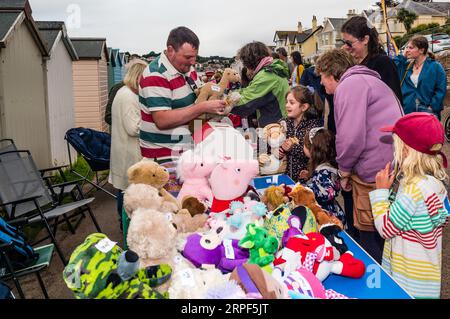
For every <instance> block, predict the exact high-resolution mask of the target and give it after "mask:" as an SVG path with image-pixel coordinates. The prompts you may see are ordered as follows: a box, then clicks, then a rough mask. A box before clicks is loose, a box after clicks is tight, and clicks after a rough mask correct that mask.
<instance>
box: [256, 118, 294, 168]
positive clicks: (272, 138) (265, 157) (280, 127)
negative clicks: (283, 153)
mask: <svg viewBox="0 0 450 319" xmlns="http://www.w3.org/2000/svg"><path fill="white" fill-rule="evenodd" d="M286 131H287V128H286V122H285V121H280V123H272V124H269V125H266V126H265V127H264V128H263V130H262V132H261V131H260V137H261V138H262V139H263V140H264V141H266V142H267V144H268V145H269V146H270V155H269V154H268V153H261V154H260V155H259V157H258V160H259V165H260V173H261V175H274V174H279V173H284V172H285V171H286V167H287V160H286V157H284V158H283V159H280V155H279V151H280V148H281V145H282V144H283V142H284V141H285V140H286ZM290 140H291V141H292V142H293V144H294V145H295V144H298V143H299V142H298V139H297V138H295V137H293V138H290Z"/></svg>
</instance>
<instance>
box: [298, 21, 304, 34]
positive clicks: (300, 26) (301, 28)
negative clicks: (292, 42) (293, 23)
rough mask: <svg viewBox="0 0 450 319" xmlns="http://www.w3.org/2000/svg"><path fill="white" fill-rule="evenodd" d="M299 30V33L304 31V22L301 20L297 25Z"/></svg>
mask: <svg viewBox="0 0 450 319" xmlns="http://www.w3.org/2000/svg"><path fill="white" fill-rule="evenodd" d="M297 32H298V33H303V26H302V23H301V22H300V21H299V22H298V25H297Z"/></svg>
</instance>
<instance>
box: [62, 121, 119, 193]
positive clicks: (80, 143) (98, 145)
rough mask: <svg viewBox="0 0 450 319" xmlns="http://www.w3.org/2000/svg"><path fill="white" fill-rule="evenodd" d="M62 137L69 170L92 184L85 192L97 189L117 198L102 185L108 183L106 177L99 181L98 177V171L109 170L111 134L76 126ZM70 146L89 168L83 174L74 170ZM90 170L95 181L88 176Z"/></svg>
mask: <svg viewBox="0 0 450 319" xmlns="http://www.w3.org/2000/svg"><path fill="white" fill-rule="evenodd" d="M64 139H65V140H66V141H67V151H68V153H69V165H70V170H71V172H73V173H74V174H75V175H77V176H79V177H81V178H82V179H83V181H84V182H87V183H89V184H91V185H92V186H93V188H92V189H91V190H89V191H88V192H87V193H90V192H91V191H92V190H94V189H99V190H102V191H103V192H105V193H106V194H108V195H110V196H112V197H113V198H117V196H116V195H114V194H112V193H111V192H109V191H108V190H106V189H105V188H104V186H105V185H106V184H107V183H108V178H106V179H105V180H104V181H100V179H99V177H98V172H100V171H105V170H109V163H110V150H111V135H109V134H108V133H105V132H99V131H95V130H93V129H89V128H83V127H78V128H72V129H70V130H68V131H67V132H66V135H65V136H64ZM70 146H72V147H73V148H74V149H75V150H76V151H77V152H78V154H80V155H81V156H82V157H83V158H84V159H85V160H86V162H87V163H88V165H89V168H90V169H89V172H87V174H86V175H85V176H83V175H81V174H80V173H78V172H77V171H75V170H74V168H73V165H72V156H71V152H70ZM91 172H94V173H95V177H96V181H95V183H94V182H93V181H91V180H90V179H89V178H88V176H89V174H90V173H91Z"/></svg>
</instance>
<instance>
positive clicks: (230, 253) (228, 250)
mask: <svg viewBox="0 0 450 319" xmlns="http://www.w3.org/2000/svg"><path fill="white" fill-rule="evenodd" d="M223 246H224V247H225V257H227V259H234V258H236V257H235V256H234V249H233V242H232V241H231V239H224V240H223Z"/></svg>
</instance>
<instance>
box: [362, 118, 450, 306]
mask: <svg viewBox="0 0 450 319" xmlns="http://www.w3.org/2000/svg"><path fill="white" fill-rule="evenodd" d="M382 131H384V132H392V133H393V139H394V161H395V162H396V167H395V169H394V173H390V164H391V163H388V164H387V165H386V167H385V169H384V170H381V171H380V172H379V173H378V174H377V175H376V188H377V189H376V190H375V191H373V192H370V193H369V196H370V202H371V205H372V214H373V217H374V220H375V227H376V228H377V230H378V232H379V233H380V235H381V236H382V237H383V238H384V239H385V240H386V241H385V245H384V251H383V262H382V266H383V268H384V269H385V270H386V271H387V272H389V273H390V274H391V275H392V277H393V278H394V279H395V280H396V281H397V282H398V283H399V284H400V285H401V286H402V287H403V288H404V289H405V290H406V291H408V292H409V293H410V295H412V296H413V297H415V298H439V297H440V291H441V264H442V258H441V254H442V229H443V227H444V226H445V225H446V224H447V216H448V212H447V210H446V207H448V199H447V191H446V188H445V186H444V184H443V181H444V180H445V179H447V178H448V176H447V174H446V172H445V169H444V168H446V167H447V159H446V157H445V155H444V154H443V153H442V152H441V149H442V146H443V144H444V129H443V127H442V125H441V123H440V122H439V121H438V120H437V119H436V117H435V116H433V115H431V114H426V113H411V114H408V115H406V116H404V117H402V118H401V119H399V120H398V121H397V122H396V123H395V125H394V126H392V127H388V128H383V129H382ZM440 157H442V159H443V161H441V159H440ZM396 177H397V180H398V181H399V187H398V191H397V194H396V196H395V199H394V200H390V195H391V194H390V188H391V186H392V184H393V181H394V178H396ZM391 198H392V196H391Z"/></svg>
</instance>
